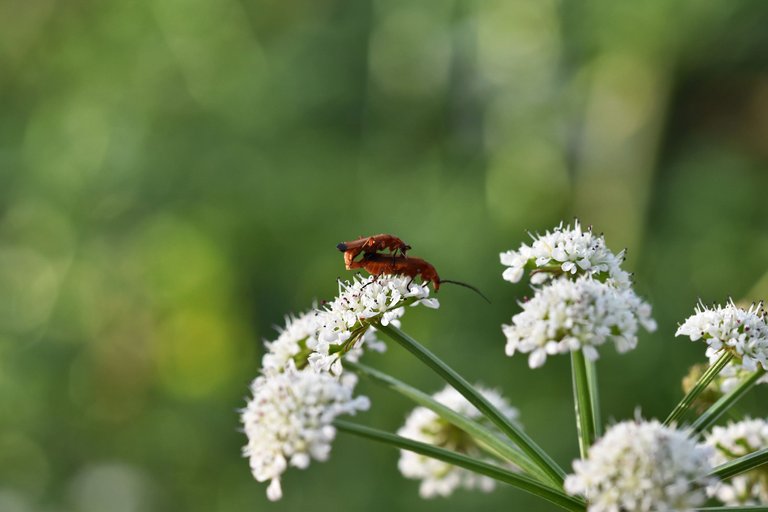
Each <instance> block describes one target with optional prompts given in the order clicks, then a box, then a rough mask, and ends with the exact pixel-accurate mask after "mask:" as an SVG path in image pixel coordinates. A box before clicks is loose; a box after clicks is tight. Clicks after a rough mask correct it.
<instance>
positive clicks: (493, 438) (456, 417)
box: [344, 362, 549, 481]
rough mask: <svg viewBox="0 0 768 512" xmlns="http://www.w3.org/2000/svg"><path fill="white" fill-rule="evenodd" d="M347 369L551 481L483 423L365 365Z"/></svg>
mask: <svg viewBox="0 0 768 512" xmlns="http://www.w3.org/2000/svg"><path fill="white" fill-rule="evenodd" d="M344 366H345V367H347V368H351V369H353V370H355V371H356V372H358V373H359V374H361V375H363V376H365V377H368V378H370V379H371V380H372V381H374V382H375V383H377V384H380V385H383V386H385V387H387V388H389V389H391V390H393V391H395V392H397V393H400V394H401V395H403V396H405V397H407V398H409V399H411V400H413V401H414V402H415V403H417V404H418V405H421V406H422V407H426V408H427V409H430V410H431V411H432V412H434V413H435V414H437V415H438V416H440V417H441V418H442V419H444V420H445V421H447V422H449V423H451V424H452V425H455V426H456V427H457V428H459V429H461V430H463V431H464V432H466V433H467V434H469V435H470V436H472V437H473V438H474V439H475V440H476V441H477V442H478V445H479V446H480V447H481V448H483V449H485V450H486V451H488V452H490V453H491V454H492V455H495V456H496V457H500V458H501V459H504V460H506V461H509V462H512V463H513V464H515V465H516V466H518V467H519V468H521V469H522V470H523V471H525V472H526V473H528V474H530V475H532V476H535V477H537V478H538V479H539V480H542V481H548V480H549V479H548V477H547V474H546V473H544V472H543V471H542V470H541V469H540V468H539V467H538V466H537V465H536V464H534V463H533V462H532V461H531V459H529V458H528V457H527V456H526V455H525V454H524V453H523V452H522V451H520V449H518V448H517V447H516V446H514V445H512V444H509V443H508V442H506V441H504V440H503V439H501V438H500V437H499V436H498V434H497V433H496V432H493V431H492V430H490V429H488V428H487V427H485V426H483V425H481V424H480V423H478V422H476V421H474V420H472V419H470V418H468V417H466V416H463V415H461V414H459V413H457V412H456V411H454V410H453V409H451V408H449V407H446V406H445V405H443V404H441V403H440V402H438V401H437V400H435V399H434V398H432V397H431V396H430V395H428V394H426V393H424V392H422V391H420V390H418V389H416V388H414V387H412V386H409V385H408V384H406V383H404V382H402V381H399V380H397V379H396V378H394V377H392V376H391V375H387V374H386V373H383V372H381V371H379V370H375V369H373V368H371V367H369V366H366V365H364V364H360V363H351V362H345V363H344Z"/></svg>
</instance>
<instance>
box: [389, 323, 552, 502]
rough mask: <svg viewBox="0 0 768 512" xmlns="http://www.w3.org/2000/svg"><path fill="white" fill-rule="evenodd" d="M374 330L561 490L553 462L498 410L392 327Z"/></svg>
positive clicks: (460, 377)
mask: <svg viewBox="0 0 768 512" xmlns="http://www.w3.org/2000/svg"><path fill="white" fill-rule="evenodd" d="M377 329H379V330H380V331H381V332H383V333H384V334H386V335H387V336H389V337H390V338H392V339H393V340H395V341H396V342H397V343H399V344H400V345H401V346H402V347H403V348H405V349H406V350H407V351H409V352H410V353H411V354H413V355H415V356H416V358H417V359H419V360H420V361H421V362H423V363H424V364H426V365H427V366H428V367H429V368H431V369H432V370H433V371H434V372H435V373H437V374H438V375H439V376H440V377H442V378H443V380H445V381H446V382H447V383H448V384H450V385H451V386H453V388H454V389H456V391H458V392H459V393H461V394H462V395H463V396H464V397H465V398H466V399H467V400H469V403H471V404H472V405H474V406H475V407H477V410H478V411H480V412H481V413H482V414H483V415H484V416H485V417H486V418H488V419H489V420H490V421H491V422H492V423H493V424H494V425H496V426H497V427H498V428H499V429H500V430H501V431H502V432H503V433H504V434H505V435H506V436H508V437H509V438H510V439H511V440H512V442H514V443H515V444H516V445H517V446H518V447H520V449H521V450H522V451H523V452H524V453H525V454H526V455H527V456H528V457H530V458H531V460H532V461H533V462H534V464H536V465H537V466H539V467H540V468H541V469H542V471H544V472H545V473H546V474H547V475H548V476H549V478H550V480H552V482H554V483H556V485H557V486H558V487H562V485H563V481H564V480H565V472H564V471H563V470H562V468H560V467H559V466H558V465H557V464H556V463H555V461H554V460H552V458H551V457H550V456H549V455H548V454H547V453H546V452H545V451H544V450H542V449H541V448H540V447H539V446H538V445H537V444H536V443H535V442H534V441H533V439H531V438H530V437H529V436H528V435H527V434H526V433H525V432H523V431H522V430H521V429H520V428H519V427H518V426H517V425H515V424H514V423H513V422H512V421H511V420H510V419H509V418H507V417H506V416H504V415H503V414H501V412H499V410H498V409H497V408H496V407H494V406H493V404H491V403H490V402H489V401H488V400H486V399H485V397H483V396H482V395H481V394H480V393H479V392H478V391H477V390H476V389H475V388H474V387H473V386H472V385H471V384H470V383H469V382H467V380H466V379H465V378H464V377H462V376H461V375H459V374H458V373H457V372H456V371H455V370H453V369H452V368H451V367H449V366H448V365H447V364H445V363H444V362H443V361H442V360H440V359H438V357H437V356H435V355H434V354H433V353H432V352H430V351H429V350H428V349H427V348H425V347H424V346H422V345H421V344H420V343H419V342H417V341H416V340H414V339H413V338H411V337H410V336H408V335H407V334H405V333H404V332H403V331H401V330H400V329H398V328H397V327H395V326H393V325H391V324H390V325H377Z"/></svg>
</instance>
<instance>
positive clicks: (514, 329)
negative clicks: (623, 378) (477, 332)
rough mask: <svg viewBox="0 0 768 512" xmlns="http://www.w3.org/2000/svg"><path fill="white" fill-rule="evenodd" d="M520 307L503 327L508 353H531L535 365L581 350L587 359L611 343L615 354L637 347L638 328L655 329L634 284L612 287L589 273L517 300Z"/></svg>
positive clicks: (648, 308) (555, 282)
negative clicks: (601, 346) (527, 297)
mask: <svg viewBox="0 0 768 512" xmlns="http://www.w3.org/2000/svg"><path fill="white" fill-rule="evenodd" d="M521 307H522V308H523V310H522V311H521V312H520V313H518V314H516V315H515V316H513V317H512V323H511V324H509V325H503V326H502V330H503V332H504V335H505V336H506V337H507V346H506V353H507V355H509V356H512V355H514V354H515V352H522V353H530V356H529V357H528V365H529V366H530V367H531V368H538V367H540V366H541V365H543V364H544V362H545V361H546V359H547V356H548V355H553V354H563V353H567V352H570V351H575V350H579V349H581V350H583V352H584V355H585V357H587V358H588V359H590V360H595V359H597V358H598V353H597V347H598V346H600V345H602V344H604V343H605V342H606V341H609V340H610V341H613V343H614V344H615V345H616V349H617V350H618V351H619V352H626V351H628V350H631V349H633V348H635V346H636V345H637V330H638V326H639V325H641V326H643V328H645V329H646V330H647V331H653V330H655V329H656V322H655V321H654V320H653V318H651V307H650V306H649V305H648V304H647V303H646V302H644V301H642V300H641V299H640V298H639V297H638V296H637V295H635V292H634V291H633V290H632V288H623V289H619V288H615V287H613V286H610V285H609V284H607V283H601V282H600V281H596V280H594V279H592V278H591V277H588V276H583V277H580V278H578V279H577V280H576V281H571V280H568V279H557V280H555V281H553V282H552V283H550V284H548V285H547V286H544V287H543V288H541V289H539V290H537V291H536V295H535V296H534V297H533V298H532V299H530V300H529V301H527V302H524V303H522V304H521Z"/></svg>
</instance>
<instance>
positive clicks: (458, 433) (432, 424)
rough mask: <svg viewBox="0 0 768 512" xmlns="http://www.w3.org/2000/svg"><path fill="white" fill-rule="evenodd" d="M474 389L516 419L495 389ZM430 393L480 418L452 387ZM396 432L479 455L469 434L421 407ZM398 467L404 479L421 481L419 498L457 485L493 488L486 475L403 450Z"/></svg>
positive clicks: (447, 491) (449, 490)
mask: <svg viewBox="0 0 768 512" xmlns="http://www.w3.org/2000/svg"><path fill="white" fill-rule="evenodd" d="M477 389H478V390H479V391H480V393H481V394H482V395H483V396H484V397H485V398H486V399H487V400H488V401H490V402H491V403H492V404H493V405H494V406H496V407H497V408H498V409H499V410H500V411H501V412H502V414H504V415H505V416H506V417H508V418H509V419H512V420H514V419H517V417H518V411H517V409H515V408H514V407H512V406H511V405H509V402H507V400H506V399H505V398H504V397H502V396H501V395H500V394H499V393H498V392H497V391H495V390H492V389H485V388H482V387H479V386H478V387H477ZM432 396H433V398H434V399H435V400H437V401H438V402H440V403H441V404H443V405H445V406H447V407H449V408H450V409H453V410H454V411H456V412H458V413H460V414H462V415H464V416H466V417H469V418H472V419H476V420H481V419H482V418H483V416H482V415H481V414H480V412H479V411H478V410H477V409H476V408H475V407H474V406H473V405H472V404H470V403H469V402H468V401H467V399H466V398H464V397H463V396H462V395H461V394H460V393H459V392H458V391H456V390H455V389H453V388H452V387H446V388H445V389H443V390H442V391H440V392H438V393H436V394H434V395H432ZM397 433H398V435H400V436H402V437H407V438H408V439H413V440H415V441H420V442H423V443H428V444H432V445H435V446H439V447H441V448H446V449H449V450H452V451H456V452H459V453H464V454H468V455H471V456H473V457H481V458H482V456H481V451H480V448H479V447H478V446H477V444H476V443H475V442H474V440H473V439H472V437H470V436H469V435H467V434H466V433H465V432H464V431H463V430H460V429H459V428H457V427H455V426H453V425H452V424H450V423H448V422H447V421H445V420H443V419H442V418H440V417H439V416H438V415H437V414H435V413H434V412H432V411H431V410H429V409H427V408H425V407H416V408H415V409H414V410H413V411H411V413H410V414H409V415H408V418H407V419H406V420H405V425H403V426H402V427H401V428H400V430H398V432H397ZM398 468H399V469H400V472H401V473H402V474H403V476H405V477H406V478H411V479H416V480H421V484H420V485H419V495H420V496H421V497H422V498H434V497H436V496H448V495H450V494H451V493H452V492H453V491H454V490H455V489H457V488H459V487H461V488H464V489H469V490H471V489H480V490H482V491H485V492H490V491H492V490H493V489H494V487H495V481H494V480H493V479H491V478H489V477H486V476H483V475H478V474H476V473H473V472H471V471H467V470H466V469H463V468H459V467H456V466H453V465H451V464H448V463H447V462H443V461H440V460H437V459H433V458H430V457H426V456H424V455H420V454H417V453H413V452H410V451H406V450H401V451H400V460H399V461H398Z"/></svg>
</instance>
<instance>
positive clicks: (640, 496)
mask: <svg viewBox="0 0 768 512" xmlns="http://www.w3.org/2000/svg"><path fill="white" fill-rule="evenodd" d="M711 454H712V449H711V448H709V447H706V446H704V445H699V444H697V443H696V442H695V441H694V440H693V439H691V437H689V435H688V433H687V432H682V431H679V430H675V429H672V428H669V427H665V426H663V425H661V424H660V423H659V422H658V421H651V422H643V423H636V422H633V421H627V422H623V423H618V424H616V425H614V426H613V427H611V428H610V429H609V430H608V432H606V434H605V435H604V436H603V437H602V438H601V439H600V440H598V441H597V442H596V443H595V444H594V445H593V446H592V447H591V448H590V450H589V457H588V458H587V459H585V460H576V461H574V463H573V469H574V474H572V475H568V477H567V478H566V479H565V490H566V491H567V492H568V493H569V494H582V495H584V496H585V497H586V498H587V502H588V505H587V510H588V511H589V512H619V511H629V510H631V511H633V512H664V511H670V512H671V511H675V512H686V511H692V510H693V509H694V508H695V507H698V506H700V505H702V504H703V503H704V502H705V500H706V492H705V488H706V486H707V485H708V484H710V483H712V481H711V479H710V478H709V477H707V473H709V471H710V470H711V469H712V466H711V464H710V461H709V460H710V457H711Z"/></svg>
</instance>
